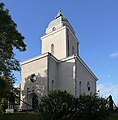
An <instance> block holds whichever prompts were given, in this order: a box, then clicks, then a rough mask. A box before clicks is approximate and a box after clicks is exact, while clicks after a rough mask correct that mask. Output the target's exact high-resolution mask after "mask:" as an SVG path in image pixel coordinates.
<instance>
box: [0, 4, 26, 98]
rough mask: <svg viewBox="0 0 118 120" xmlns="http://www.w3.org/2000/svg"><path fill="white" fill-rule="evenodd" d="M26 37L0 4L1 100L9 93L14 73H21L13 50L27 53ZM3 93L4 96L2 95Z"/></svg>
mask: <svg viewBox="0 0 118 120" xmlns="http://www.w3.org/2000/svg"><path fill="white" fill-rule="evenodd" d="M23 40H24V37H23V36H22V35H21V33H19V32H18V30H17V25H16V23H15V22H14V21H13V20H12V18H11V16H10V15H9V11H8V10H7V9H4V4H3V3H2V2H0V98H1V97H4V95H5V93H9V92H8V91H10V89H11V87H12V86H13V83H14V80H15V77H14V74H13V71H19V70H20V66H19V61H18V60H17V59H15V57H14V56H15V54H14V52H13V49H14V48H15V49H18V50H19V51H25V50H26V45H25V43H24V42H23ZM2 93H3V94H2Z"/></svg>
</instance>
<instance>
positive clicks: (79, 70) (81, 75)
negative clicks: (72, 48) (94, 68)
mask: <svg viewBox="0 0 118 120" xmlns="http://www.w3.org/2000/svg"><path fill="white" fill-rule="evenodd" d="M80 82H81V91H79V90H80V88H79V87H80ZM87 82H89V83H90V91H88V87H87ZM76 83H77V84H76V85H77V86H76V89H77V96H79V95H80V93H81V94H84V93H85V94H90V93H96V79H95V78H94V77H93V75H92V74H91V73H90V72H89V71H88V70H87V69H86V68H85V66H83V65H82V63H80V61H79V60H77V59H76Z"/></svg>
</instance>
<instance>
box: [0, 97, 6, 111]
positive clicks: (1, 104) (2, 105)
mask: <svg viewBox="0 0 118 120" xmlns="http://www.w3.org/2000/svg"><path fill="white" fill-rule="evenodd" d="M7 103H8V102H7V99H6V98H1V99H0V113H4V112H5V109H6V108H7Z"/></svg>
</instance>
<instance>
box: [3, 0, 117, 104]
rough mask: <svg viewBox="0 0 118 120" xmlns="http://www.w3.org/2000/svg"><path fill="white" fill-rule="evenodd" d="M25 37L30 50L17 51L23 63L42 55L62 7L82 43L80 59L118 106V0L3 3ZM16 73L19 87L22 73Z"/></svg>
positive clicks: (32, 0)
mask: <svg viewBox="0 0 118 120" xmlns="http://www.w3.org/2000/svg"><path fill="white" fill-rule="evenodd" d="M1 1H2V2H4V3H5V8H8V9H9V10H10V15H11V16H12V18H13V20H14V21H15V22H16V23H17V26H18V27H17V29H18V30H19V32H21V33H22V35H24V37H25V43H26V44H27V51H26V52H24V53H20V52H18V51H17V50H15V53H16V58H17V59H19V60H20V62H22V61H24V60H27V59H29V58H32V57H34V56H37V55H40V54H41V40H40V37H41V36H43V35H44V34H45V28H46V27H47V25H48V23H49V22H50V21H51V20H53V19H54V17H55V16H56V14H57V12H58V8H59V5H61V10H62V12H63V14H64V15H65V17H66V18H67V19H68V21H69V22H70V24H71V25H72V26H73V28H74V30H75V32H76V36H77V38H78V39H79V41H80V45H79V51H80V56H81V57H82V59H83V60H84V61H85V62H86V64H87V65H88V66H89V67H90V68H91V70H92V71H93V72H94V73H95V75H96V76H97V77H98V82H97V87H98V89H100V95H101V96H108V95H110V94H111V95H113V99H114V100H115V102H116V103H117V104H118V0H14V1H12V0H1ZM15 74H16V78H17V81H16V84H19V83H20V74H19V73H15Z"/></svg>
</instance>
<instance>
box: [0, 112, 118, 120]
mask: <svg viewBox="0 0 118 120" xmlns="http://www.w3.org/2000/svg"><path fill="white" fill-rule="evenodd" d="M0 120H39V113H4V114H0ZM109 120H118V113H113V114H111V115H110V116H109Z"/></svg>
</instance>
